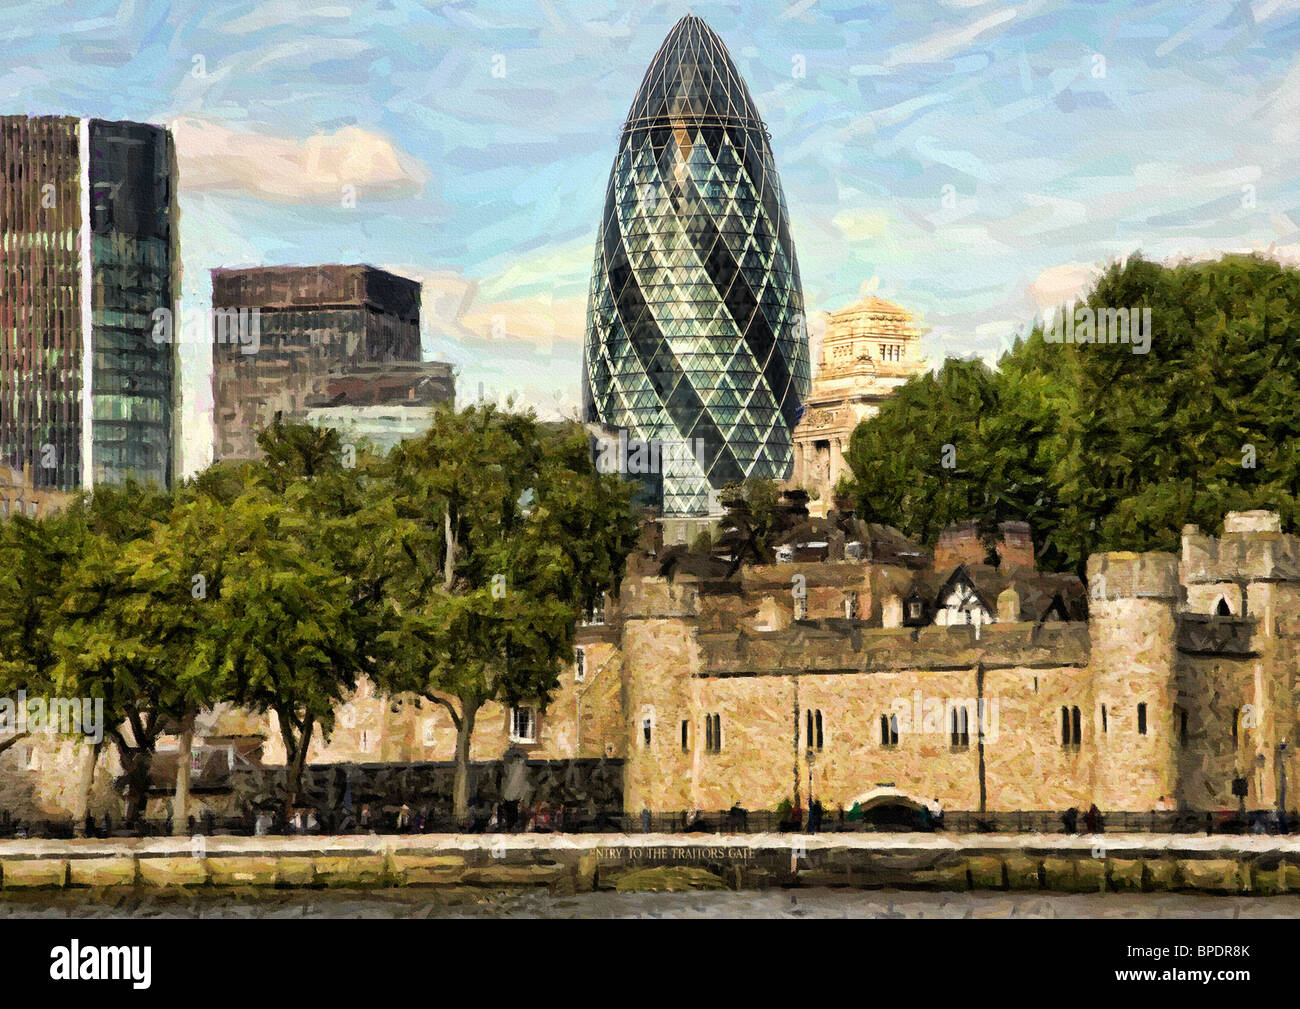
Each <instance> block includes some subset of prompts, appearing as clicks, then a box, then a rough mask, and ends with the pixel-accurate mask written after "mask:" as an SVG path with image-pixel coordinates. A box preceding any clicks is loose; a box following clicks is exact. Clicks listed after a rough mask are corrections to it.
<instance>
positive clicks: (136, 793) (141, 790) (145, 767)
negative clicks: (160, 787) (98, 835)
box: [122, 747, 153, 827]
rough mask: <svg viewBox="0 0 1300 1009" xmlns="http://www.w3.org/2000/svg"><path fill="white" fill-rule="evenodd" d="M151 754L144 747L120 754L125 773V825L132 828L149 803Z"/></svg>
mask: <svg viewBox="0 0 1300 1009" xmlns="http://www.w3.org/2000/svg"><path fill="white" fill-rule="evenodd" d="M152 763H153V754H152V753H150V752H149V751H148V750H146V749H145V748H144V747H139V748H137V749H134V750H126V751H123V753H122V764H123V766H124V770H125V771H126V825H127V826H128V827H134V826H135V825H136V821H137V820H139V818H140V817H141V816H142V815H144V812H145V809H146V807H147V805H148V802H149V767H150V765H151V764H152Z"/></svg>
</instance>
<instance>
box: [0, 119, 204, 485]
mask: <svg viewBox="0 0 1300 1009" xmlns="http://www.w3.org/2000/svg"><path fill="white" fill-rule="evenodd" d="M175 179H176V169H175V152H174V149H173V146H172V140H171V135H170V134H169V133H168V132H167V130H165V129H162V128H160V127H157V126H148V125H144V124H141V123H125V122H106V121H103V120H98V119H75V118H71V117H66V116H0V183H2V184H0V191H3V194H4V197H3V199H0V464H3V465H7V466H8V467H10V468H12V469H13V470H14V471H15V472H18V473H22V474H25V477H24V479H26V480H29V481H30V483H31V484H32V486H33V487H34V488H37V489H47V490H54V491H73V490H77V489H81V488H87V487H93V486H94V485H96V484H99V483H121V482H123V481H125V480H129V479H134V480H139V481H141V482H143V483H153V484H157V485H158V486H162V487H166V486H169V485H170V484H171V481H172V479H173V477H174V473H173V454H174V448H175V444H176V432H175V416H176V409H175V400H176V396H175V393H176V382H177V381H178V379H177V367H176V344H175V342H174V340H175V338H176V334H177V333H178V332H179V328H178V327H176V326H173V328H172V332H171V334H170V338H169V339H166V340H161V341H160V340H158V339H156V338H155V317H154V313H155V312H156V311H157V310H159V309H165V310H166V311H167V312H170V313H173V314H174V313H175V310H176V303H175V292H176V289H177V282H178V278H179V271H180V262H179V257H178V252H177V250H178V245H177V232H176V204H175Z"/></svg>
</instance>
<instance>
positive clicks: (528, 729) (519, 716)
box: [510, 704, 537, 743]
mask: <svg viewBox="0 0 1300 1009" xmlns="http://www.w3.org/2000/svg"><path fill="white" fill-rule="evenodd" d="M510 742H512V743H535V742H537V710H536V709H535V708H534V707H533V706H532V705H531V704H517V705H515V706H514V707H513V708H511V709H510Z"/></svg>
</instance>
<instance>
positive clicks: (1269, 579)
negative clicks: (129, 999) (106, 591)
mask: <svg viewBox="0 0 1300 1009" xmlns="http://www.w3.org/2000/svg"><path fill="white" fill-rule="evenodd" d="M1230 520H1231V516H1230ZM1227 527H1228V529H1229V532H1227V533H1225V534H1224V536H1222V537H1219V538H1212V537H1206V536H1202V535H1201V534H1200V533H1199V532H1198V531H1194V530H1188V531H1187V533H1186V534H1185V536H1184V541H1183V546H1182V551H1181V553H1180V554H1179V555H1174V554H1165V553H1141V554H1138V553H1123V552H1116V553H1107V554H1099V555H1096V556H1094V557H1092V558H1091V559H1090V560H1089V563H1088V567H1087V572H1086V581H1087V588H1088V619H1087V620H1086V621H1060V622H1046V623H1027V622H1015V621H1012V620H1010V619H1006V620H1004V622H997V623H992V624H985V625H952V626H946V627H939V626H923V627H898V626H882V624H883V623H885V622H886V621H885V614H886V613H889V612H896V611H897V601H898V599H897V596H898V593H899V591H900V589H899V586H900V585H903V584H906V579H905V578H903V577H901V575H900V574H899V571H898V570H895V569H890V568H888V567H885V566H881V565H874V564H870V563H865V562H857V561H844V562H816V563H792V564H780V565H772V566H769V567H765V568H748V569H744V570H743V571H742V572H741V573H740V574H739V575H738V576H736V577H734V578H732V579H722V580H717V581H707V580H703V581H702V580H700V579H697V578H695V577H693V576H689V575H686V574H682V575H680V576H679V577H676V578H670V577H666V576H661V575H640V574H637V575H632V576H629V578H628V579H627V580H626V582H625V584H624V586H623V589H622V592H621V594H620V598H619V600H618V601H617V604H616V605H612V606H611V609H610V612H609V614H608V615H607V619H608V620H609V623H608V624H606V625H604V626H598V627H584V628H581V629H580V630H579V634H578V643H579V645H580V646H581V647H582V648H584V649H585V662H584V669H585V672H584V675H583V677H582V678H581V680H579V679H577V677H576V675H575V672H576V670H575V669H574V668H573V667H570V668H569V669H566V670H565V672H564V673H563V674H562V676H561V678H560V682H559V685H558V688H557V690H556V692H555V694H554V696H553V697H552V699H551V701H550V703H549V705H548V706H547V707H546V709H545V710H544V711H543V710H541V709H540V706H538V709H537V711H536V716H535V727H536V733H535V738H534V739H533V740H532V741H531V742H520V741H518V740H516V739H512V737H511V716H510V710H509V708H507V707H506V706H503V705H495V704H493V705H488V706H486V707H485V708H484V709H483V710H482V711H481V712H480V714H479V717H478V721H477V725H476V729H475V734H474V741H473V747H472V751H471V756H472V759H474V760H484V761H488V760H495V759H499V758H500V757H501V756H502V754H503V753H504V752H505V751H506V750H507V749H508V748H511V747H518V748H520V749H523V750H524V751H525V752H526V753H527V754H528V756H530V757H534V758H538V759H565V758H595V757H620V758H625V760H626V764H625V783H624V801H625V806H626V809H627V810H628V811H629V812H630V813H639V812H640V811H641V810H642V809H650V810H653V811H656V812H660V811H682V810H685V811H689V810H694V809H699V810H722V809H727V808H730V807H731V806H732V805H733V804H735V803H739V804H740V805H741V806H744V807H746V808H749V809H773V808H775V807H776V806H777V805H778V804H780V803H781V802H782V801H783V800H787V799H789V800H791V801H793V800H796V799H797V800H798V801H799V803H800V804H801V805H802V806H803V808H805V809H806V808H807V804H808V802H809V799H810V797H816V798H818V799H819V800H820V801H821V802H822V803H823V805H824V806H826V807H828V808H831V809H834V808H835V807H836V806H839V805H843V806H844V807H846V808H848V807H851V806H852V805H853V803H854V802H860V801H863V800H867V799H870V798H872V797H879V796H880V795H881V794H884V793H887V794H889V795H893V796H897V797H901V798H903V799H906V800H910V801H913V802H925V803H930V804H934V803H937V804H938V806H940V807H942V808H943V809H947V810H970V811H979V810H987V811H1015V810H1064V809H1067V808H1069V807H1072V806H1073V807H1076V808H1080V809H1086V808H1087V807H1088V806H1089V805H1091V804H1093V803H1095V804H1096V805H1097V806H1098V807H1100V808H1101V809H1102V810H1103V811H1109V812H1115V811H1130V812H1141V811H1148V810H1152V809H1161V808H1169V809H1173V808H1181V809H1188V810H1197V811H1204V810H1230V809H1234V808H1236V807H1237V806H1238V804H1239V803H1241V802H1242V797H1239V796H1236V795H1234V794H1233V783H1234V781H1240V780H1244V781H1245V783H1246V786H1247V789H1248V794H1247V795H1246V796H1245V797H1244V804H1245V805H1246V807H1247V808H1249V809H1269V808H1275V807H1276V806H1277V804H1279V803H1280V802H1281V801H1282V799H1283V791H1284V789H1285V790H1286V800H1285V801H1286V805H1287V806H1288V807H1290V806H1293V805H1296V804H1297V797H1298V794H1300V781H1297V779H1296V774H1297V771H1300V767H1297V765H1296V763H1295V761H1294V756H1293V755H1294V751H1295V748H1296V745H1297V744H1296V732H1297V726H1296V715H1295V711H1296V708H1295V701H1296V686H1295V670H1296V668H1297V664H1296V658H1297V655H1296V649H1297V639H1298V638H1300V572H1297V575H1298V576H1297V577H1292V568H1291V560H1290V558H1293V557H1300V549H1298V548H1297V541H1296V538H1295V537H1291V536H1284V535H1282V534H1281V533H1279V532H1277V531H1276V530H1275V529H1273V528H1271V526H1270V523H1269V522H1268V521H1267V520H1266V519H1265V520H1259V519H1254V518H1250V517H1247V518H1245V519H1240V520H1238V521H1236V522H1235V523H1234V522H1232V521H1230V522H1229V523H1227ZM795 575H799V576H801V578H802V581H803V585H804V587H805V589H806V593H805V595H804V596H803V599H802V601H801V600H799V599H798V598H797V597H796V594H795V593H794V592H793V591H792V589H793V585H794V582H795V579H794V576H795ZM1229 590H1230V591H1229ZM851 596H856V599H857V604H858V614H859V618H858V619H849V618H846V617H845V612H846V611H845V601H846V599H849V598H850V597H851ZM1220 601H1226V605H1227V608H1228V612H1227V613H1224V614H1221V613H1220V609H1219V603H1220ZM1010 612H1011V611H1010V610H1008V613H1010ZM962 710H964V711H965V719H966V721H965V731H964V732H963V731H960V726H958V732H957V734H956V736H954V731H953V730H954V726H953V723H952V717H953V712H954V711H957V712H960V711H962ZM1076 710H1077V713H1078V714H1077V720H1078V735H1077V738H1076V735H1075V728H1074V723H1075V719H1076V715H1075V712H1076ZM981 712H982V713H983V716H984V725H983V728H984V732H983V734H982V737H981V732H980V727H981V724H980V715H981ZM810 714H811V715H812V717H813V733H812V735H811V737H810V734H809V715H810ZM1063 714H1064V720H1065V724H1064V726H1063V724H1062V719H1063ZM818 715H820V718H818ZM882 715H883V716H886V718H887V719H888V716H890V715H894V716H896V717H898V718H899V722H900V724H899V726H898V738H897V740H896V741H895V740H894V739H893V738H892V735H891V734H890V732H889V729H888V728H886V730H885V732H884V734H883V736H882V726H881V717H882ZM902 716H906V717H905V718H904V717H902ZM231 717H235V715H234V714H232V715H231ZM243 717H244V718H245V721H247V716H243ZM959 717H960V715H959ZM241 725H242V728H241V729H240V731H242V732H247V731H248V726H247V725H246V724H243V723H241ZM818 725H820V738H818V732H817V726H818ZM886 725H887V726H888V725H889V723H888V721H887V723H886ZM715 728H716V730H717V731H716V732H714V731H713V730H714V729H715ZM208 730H209V731H217V727H214V726H209V727H208ZM272 730H273V726H265V727H264V728H263V731H262V734H263V735H265V736H266V738H267V742H266V745H265V750H264V753H263V759H264V761H265V762H266V763H268V764H275V763H279V762H282V761H283V752H282V748H281V747H280V745H279V739H278V733H276V732H274V731H272ZM232 731H233V730H232ZM454 744H455V732H454V727H453V725H452V722H451V719H450V716H449V715H448V714H447V712H446V711H445V710H444V709H443V708H441V707H440V706H437V705H434V704H432V703H431V702H429V701H427V700H426V701H424V702H422V703H420V704H417V703H416V702H415V700H414V699H413V698H396V699H393V698H385V697H382V696H379V695H377V694H376V693H375V691H374V690H373V688H371V687H370V686H369V685H368V684H363V685H362V687H361V689H360V690H359V691H358V694H357V696H356V697H355V698H353V699H352V701H351V702H350V703H349V705H347V706H345V708H344V710H342V711H341V712H340V715H339V719H338V725H337V727H336V728H335V731H334V733H333V735H332V736H331V738H330V739H329V740H328V741H325V742H320V741H318V742H317V744H316V745H315V746H314V747H313V750H312V753H311V758H310V759H311V761H312V762H313V763H330V762H348V761H351V762H375V761H418V760H449V759H451V758H452V757H453V755H454ZM21 752H22V751H21V750H19V751H18V752H11V753H9V754H5V755H4V756H3V757H0V768H4V769H5V771H6V773H5V774H3V775H0V777H2V778H3V779H5V781H6V787H7V788H8V789H9V791H8V793H6V794H7V795H8V798H9V799H10V801H13V802H20V801H21V802H26V803H27V805H26V806H24V807H23V808H24V809H37V808H39V809H44V810H53V809H56V808H59V807H60V806H63V805H66V804H67V802H66V799H67V794H68V785H67V780H70V779H69V775H70V774H71V773H72V772H71V771H70V770H69V766H70V765H68V761H70V760H71V758H70V757H68V756H64V757H53V758H52V759H51V760H50V761H48V762H47V764H45V765H44V766H46V767H48V768H49V769H50V770H49V771H48V772H46V773H45V775H44V776H43V775H42V772H39V771H30V772H29V771H26V770H25V769H24V770H23V771H21V772H20V771H19V770H18V768H17V767H16V766H14V765H15V762H16V761H17V762H22V761H23V759H24V758H23V757H21V756H20V755H19V754H20V753H21ZM38 764H39V761H38ZM24 768H25V765H24ZM57 768H62V770H57ZM106 777H108V776H107V775H100V776H99V777H98V783H99V784H102V782H103V781H104V780H105V779H106ZM47 778H48V780H46V779H47ZM65 779H67V780H65ZM97 787H98V785H97ZM24 789H25V790H26V796H27V797H26V798H23V796H22V795H19V792H22V791H23V790H24ZM47 815H48V813H47Z"/></svg>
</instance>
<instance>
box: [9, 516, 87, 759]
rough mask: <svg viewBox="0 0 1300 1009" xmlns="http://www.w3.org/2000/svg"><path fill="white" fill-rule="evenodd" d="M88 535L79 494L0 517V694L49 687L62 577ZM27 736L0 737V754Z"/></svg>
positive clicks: (42, 690) (55, 654)
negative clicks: (38, 513) (59, 504)
mask: <svg viewBox="0 0 1300 1009" xmlns="http://www.w3.org/2000/svg"><path fill="white" fill-rule="evenodd" d="M88 535H89V532H88V527H87V522H86V516H85V505H84V502H83V501H81V500H79V499H78V500H75V501H74V502H73V504H72V505H71V506H70V507H69V508H68V509H67V510H66V511H64V512H62V513H59V514H55V515H51V516H48V517H44V518H40V519H34V518H27V517H25V516H22V515H15V516H14V517H13V518H10V519H8V520H7V521H4V522H0V696H5V697H9V698H16V696H17V694H18V692H19V691H25V692H26V693H28V694H31V695H39V694H44V693H48V692H49V691H50V690H51V689H52V687H53V674H54V669H55V667H56V665H57V664H58V651H57V647H56V644H55V634H56V632H57V630H58V627H59V620H60V600H61V595H62V592H63V588H64V584H65V577H66V575H67V573H68V571H69V570H70V569H71V568H72V567H73V566H74V565H75V564H76V561H77V558H78V557H79V556H80V555H81V552H82V550H83V549H84V546H85V542H86V539H87V537H88ZM15 703H16V701H15ZM26 736H27V733H17V734H15V735H13V736H11V737H10V738H9V739H6V740H5V741H3V742H0V753H3V752H4V751H5V750H7V749H9V748H10V747H11V746H13V745H14V744H16V743H18V742H19V741H20V740H22V739H24V738H26Z"/></svg>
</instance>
